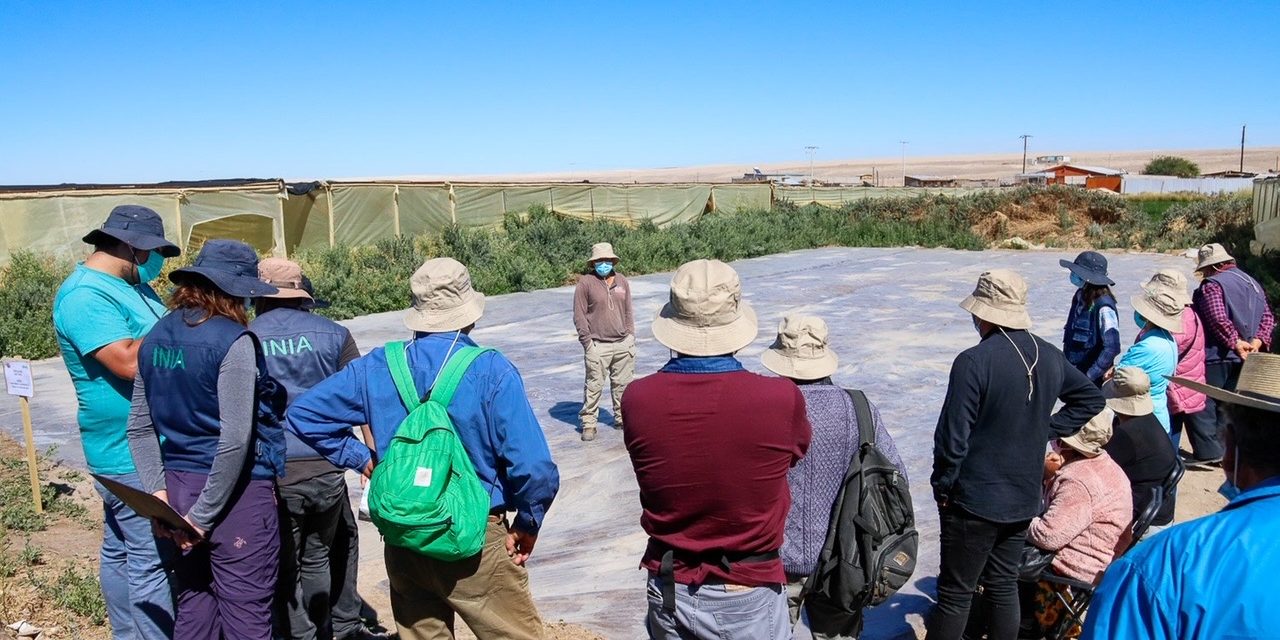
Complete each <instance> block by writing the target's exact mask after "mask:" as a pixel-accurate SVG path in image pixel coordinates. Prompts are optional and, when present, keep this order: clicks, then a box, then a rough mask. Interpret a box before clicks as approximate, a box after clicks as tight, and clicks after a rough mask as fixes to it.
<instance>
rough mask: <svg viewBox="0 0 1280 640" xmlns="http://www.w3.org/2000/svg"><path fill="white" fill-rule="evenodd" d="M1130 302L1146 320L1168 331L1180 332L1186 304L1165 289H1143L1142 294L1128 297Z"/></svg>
mask: <svg viewBox="0 0 1280 640" xmlns="http://www.w3.org/2000/svg"><path fill="white" fill-rule="evenodd" d="M1129 302H1130V304H1132V305H1133V308H1134V310H1135V311H1137V312H1138V313H1140V314H1142V317H1143V318H1146V319H1147V322H1150V323H1151V324H1154V325H1156V326H1157V327H1160V328H1161V329H1164V330H1165V331H1168V332H1169V333H1182V310H1183V308H1185V307H1186V305H1184V304H1182V301H1181V300H1179V299H1178V298H1177V297H1176V294H1175V293H1173V292H1170V291H1168V290H1166V289H1143V291H1142V295H1140V296H1134V297H1132V298H1129Z"/></svg>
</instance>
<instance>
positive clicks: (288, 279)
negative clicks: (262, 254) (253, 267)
mask: <svg viewBox="0 0 1280 640" xmlns="http://www.w3.org/2000/svg"><path fill="white" fill-rule="evenodd" d="M258 278H260V279H261V280H262V281H263V282H265V283H267V284H269V285H271V286H273V287H275V288H276V289H278V291H276V292H275V293H272V294H268V295H265V296H262V297H264V298H282V299H287V300H291V299H298V298H301V299H303V300H311V299H312V298H311V294H310V293H309V292H308V291H307V289H306V287H305V286H303V278H302V267H300V266H298V263H296V262H294V261H292V260H286V259H284V258H267V259H265V260H263V261H262V262H259V263H258Z"/></svg>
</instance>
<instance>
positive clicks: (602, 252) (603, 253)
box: [587, 242, 618, 264]
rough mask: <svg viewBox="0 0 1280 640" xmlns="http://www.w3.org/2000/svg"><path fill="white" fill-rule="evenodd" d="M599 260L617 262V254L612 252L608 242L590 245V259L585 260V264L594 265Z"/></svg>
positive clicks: (611, 246)
mask: <svg viewBox="0 0 1280 640" xmlns="http://www.w3.org/2000/svg"><path fill="white" fill-rule="evenodd" d="M599 260H612V261H614V262H617V261H618V254H616V253H614V252H613V245H611V244H609V243H608V242H597V243H596V244H593V245H591V259H589V260H587V264H595V263H596V262H597V261H599Z"/></svg>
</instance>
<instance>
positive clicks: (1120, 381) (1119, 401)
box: [1102, 367, 1156, 416]
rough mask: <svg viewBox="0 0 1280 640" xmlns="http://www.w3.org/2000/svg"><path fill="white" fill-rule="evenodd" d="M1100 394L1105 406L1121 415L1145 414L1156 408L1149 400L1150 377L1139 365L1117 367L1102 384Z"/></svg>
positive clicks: (1152, 411)
mask: <svg viewBox="0 0 1280 640" xmlns="http://www.w3.org/2000/svg"><path fill="white" fill-rule="evenodd" d="M1102 395H1103V396H1104V397H1105V398H1106V399H1107V407H1108V408H1109V409H1111V410H1112V411H1115V412H1116V413H1119V414H1121V415H1126V416H1145V415H1150V414H1151V413H1154V412H1155V410H1156V405H1155V403H1154V402H1152V400H1151V378H1150V376H1148V375H1147V372H1146V371H1143V370H1142V369H1141V368H1139V367H1119V368H1117V369H1116V372H1115V375H1113V376H1111V379H1110V380H1108V381H1107V382H1106V384H1104V385H1102Z"/></svg>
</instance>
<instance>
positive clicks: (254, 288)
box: [169, 267, 278, 298]
mask: <svg viewBox="0 0 1280 640" xmlns="http://www.w3.org/2000/svg"><path fill="white" fill-rule="evenodd" d="M193 277H194V278H199V279H203V280H204V281H205V282H208V283H209V284H211V285H213V286H214V288H216V289H218V290H219V291H221V292H223V293H225V294H227V295H229V296H232V297H235V298H265V297H267V296H269V295H271V294H274V293H276V292H277V291H278V289H276V288H275V287H273V286H271V285H269V284H267V283H265V282H263V281H261V280H259V279H257V278H250V277H248V276H237V275H232V274H229V273H227V272H226V271H223V270H221V269H209V268H207V267H183V268H181V269H175V270H174V271H173V272H172V273H170V274H169V281H170V282H172V283H174V284H177V285H181V284H185V283H187V282H189V281H190V280H189V279H190V278H193Z"/></svg>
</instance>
